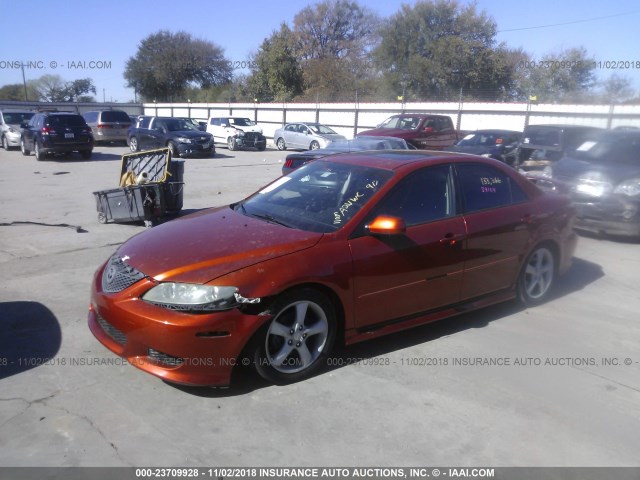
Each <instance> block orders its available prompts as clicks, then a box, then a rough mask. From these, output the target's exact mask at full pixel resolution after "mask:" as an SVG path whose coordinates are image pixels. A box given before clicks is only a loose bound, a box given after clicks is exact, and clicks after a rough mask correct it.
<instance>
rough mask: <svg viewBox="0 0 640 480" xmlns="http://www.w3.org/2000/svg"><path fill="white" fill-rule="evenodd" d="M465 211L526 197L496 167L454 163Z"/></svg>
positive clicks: (498, 205) (473, 210)
mask: <svg viewBox="0 0 640 480" xmlns="http://www.w3.org/2000/svg"><path fill="white" fill-rule="evenodd" d="M456 172H457V175H458V183H459V185H460V188H461V190H462V200H463V202H464V210H465V212H467V213H469V212H476V211H479V210H486V209H490V208H497V207H503V206H506V205H511V204H514V203H520V202H523V201H525V200H526V199H527V197H526V195H525V193H524V192H523V191H522V189H521V188H520V187H519V186H518V185H517V184H516V183H515V182H514V181H513V180H512V179H511V177H510V176H509V175H507V174H506V173H504V172H503V171H501V170H498V169H497V168H493V167H491V166H489V165H481V164H462V165H456Z"/></svg>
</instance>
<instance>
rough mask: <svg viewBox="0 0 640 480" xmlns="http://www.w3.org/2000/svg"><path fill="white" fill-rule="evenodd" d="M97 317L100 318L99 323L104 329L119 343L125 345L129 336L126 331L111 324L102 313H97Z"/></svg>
mask: <svg viewBox="0 0 640 480" xmlns="http://www.w3.org/2000/svg"><path fill="white" fill-rule="evenodd" d="M96 318H97V320H98V324H99V325H100V326H101V327H102V330H104V331H105V333H106V334H107V335H109V336H110V337H111V338H112V339H113V340H114V341H115V342H116V343H117V344H119V345H122V346H124V345H125V344H126V343H127V336H126V335H125V334H124V333H122V332H121V331H120V330H118V329H117V328H116V327H114V326H113V325H111V324H110V323H109V322H107V321H106V320H105V319H104V318H102V317H101V316H100V315H96Z"/></svg>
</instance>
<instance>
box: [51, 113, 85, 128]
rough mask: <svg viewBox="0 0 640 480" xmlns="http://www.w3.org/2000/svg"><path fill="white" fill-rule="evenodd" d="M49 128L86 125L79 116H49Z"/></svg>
mask: <svg viewBox="0 0 640 480" xmlns="http://www.w3.org/2000/svg"><path fill="white" fill-rule="evenodd" d="M47 124H48V125H49V126H50V127H85V126H86V125H87V123H86V122H85V121H84V118H82V117H81V116H80V115H51V116H50V117H49V118H48V119H47Z"/></svg>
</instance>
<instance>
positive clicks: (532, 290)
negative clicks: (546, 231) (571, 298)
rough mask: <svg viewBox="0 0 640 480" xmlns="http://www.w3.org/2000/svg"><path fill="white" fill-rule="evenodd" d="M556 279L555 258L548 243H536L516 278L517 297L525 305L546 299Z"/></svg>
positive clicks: (535, 303)
mask: <svg viewBox="0 0 640 480" xmlns="http://www.w3.org/2000/svg"><path fill="white" fill-rule="evenodd" d="M555 279H556V260H555V256H554V254H553V250H552V249H551V248H550V247H549V246H548V245H545V244H543V245H538V246H536V248H534V250H533V251H532V252H531V254H530V255H529V257H527V260H526V262H525V263H524V266H523V267H522V271H521V272H520V277H519V278H518V298H519V299H520V301H521V302H522V303H523V304H525V305H527V306H534V305H539V304H541V303H543V302H545V301H546V300H547V298H548V297H549V293H550V292H551V288H552V286H553V284H554V282H555Z"/></svg>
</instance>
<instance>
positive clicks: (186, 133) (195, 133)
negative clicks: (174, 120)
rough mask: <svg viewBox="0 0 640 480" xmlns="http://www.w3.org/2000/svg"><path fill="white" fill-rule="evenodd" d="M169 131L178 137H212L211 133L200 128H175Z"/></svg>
mask: <svg viewBox="0 0 640 480" xmlns="http://www.w3.org/2000/svg"><path fill="white" fill-rule="evenodd" d="M169 133H170V134H171V135H175V136H176V137H187V138H200V137H206V138H210V137H211V134H210V133H207V132H202V131H200V130H174V131H172V132H169Z"/></svg>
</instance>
